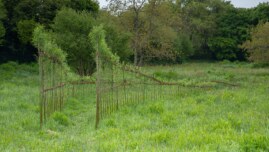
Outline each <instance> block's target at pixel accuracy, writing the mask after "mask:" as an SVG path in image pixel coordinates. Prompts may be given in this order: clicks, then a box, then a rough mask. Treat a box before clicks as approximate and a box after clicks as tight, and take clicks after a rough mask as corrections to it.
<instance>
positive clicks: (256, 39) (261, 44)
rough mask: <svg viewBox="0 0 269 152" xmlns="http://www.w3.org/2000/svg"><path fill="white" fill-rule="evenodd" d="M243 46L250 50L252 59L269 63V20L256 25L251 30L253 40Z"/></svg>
mask: <svg viewBox="0 0 269 152" xmlns="http://www.w3.org/2000/svg"><path fill="white" fill-rule="evenodd" d="M241 47H242V48H244V49H246V50H247V51H248V52H249V54H250V57H249V59H250V60H251V61H254V62H257V63H269V22H267V23H264V24H259V25H258V26H257V27H255V28H254V29H253V30H252V32H251V40H248V41H246V42H245V43H244V44H243V45H242V46H241Z"/></svg>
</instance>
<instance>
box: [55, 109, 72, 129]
mask: <svg viewBox="0 0 269 152" xmlns="http://www.w3.org/2000/svg"><path fill="white" fill-rule="evenodd" d="M51 117H52V118H53V119H54V120H55V121H56V122H57V123H59V124H60V125H63V126H68V125H69V124H70V120H69V118H68V117H67V116H66V115H65V114H63V113H61V112H55V113H53V114H52V116H51Z"/></svg>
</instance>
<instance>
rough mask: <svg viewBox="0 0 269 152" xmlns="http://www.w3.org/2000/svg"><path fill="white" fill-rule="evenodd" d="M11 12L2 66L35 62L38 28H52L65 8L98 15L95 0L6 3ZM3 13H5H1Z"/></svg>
mask: <svg viewBox="0 0 269 152" xmlns="http://www.w3.org/2000/svg"><path fill="white" fill-rule="evenodd" d="M2 2H3V3H4V7H5V8H6V10H7V19H6V20H5V21H4V25H5V27H6V36H5V41H6V43H5V45H4V46H3V48H2V49H1V50H3V51H2V52H0V53H1V55H0V62H4V61H6V60H18V61H23V62H25V61H34V60H35V55H36V53H37V52H36V49H35V48H34V47H33V46H32V44H31V43H30V41H31V37H32V32H33V29H34V27H35V26H36V25H37V24H42V25H44V26H45V27H46V28H50V25H51V24H52V21H53V19H54V17H55V15H56V12H57V11H58V10H60V9H61V8H62V7H68V8H73V9H75V10H76V11H82V10H84V11H87V12H90V13H92V14H97V12H98V9H99V6H98V3H97V2H96V1H94V0H2ZM3 10H4V9H3ZM0 11H2V9H1V10H0Z"/></svg>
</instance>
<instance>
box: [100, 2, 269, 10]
mask: <svg viewBox="0 0 269 152" xmlns="http://www.w3.org/2000/svg"><path fill="white" fill-rule="evenodd" d="M98 1H99V3H100V7H104V6H105V5H106V4H107V2H106V0H98ZM229 1H231V2H232V4H233V5H234V6H235V7H243V8H251V7H255V6H257V5H258V4H259V3H261V2H269V0H229Z"/></svg>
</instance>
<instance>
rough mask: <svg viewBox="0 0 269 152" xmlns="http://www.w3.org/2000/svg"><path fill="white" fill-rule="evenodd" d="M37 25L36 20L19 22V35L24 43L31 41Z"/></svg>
mask: <svg viewBox="0 0 269 152" xmlns="http://www.w3.org/2000/svg"><path fill="white" fill-rule="evenodd" d="M36 25H37V23H36V22H35V21H34V20H21V21H19V22H18V23H17V32H18V37H19V39H20V41H21V42H22V43H23V44H27V43H31V41H32V35H33V31H34V29H35V27H36Z"/></svg>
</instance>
